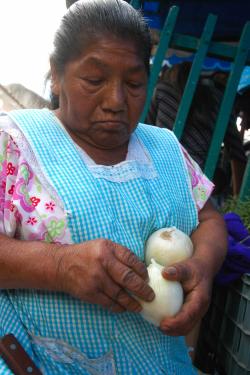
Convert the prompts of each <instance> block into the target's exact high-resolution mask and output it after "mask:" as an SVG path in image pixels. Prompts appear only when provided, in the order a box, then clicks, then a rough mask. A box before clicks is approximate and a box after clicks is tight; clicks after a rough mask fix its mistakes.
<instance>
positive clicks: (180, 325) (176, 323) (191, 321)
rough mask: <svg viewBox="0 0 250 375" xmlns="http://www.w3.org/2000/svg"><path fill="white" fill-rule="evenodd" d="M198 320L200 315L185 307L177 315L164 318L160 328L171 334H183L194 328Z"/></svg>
mask: <svg viewBox="0 0 250 375" xmlns="http://www.w3.org/2000/svg"><path fill="white" fill-rule="evenodd" d="M197 320H198V316H197V315H196V314H195V313H194V312H191V311H185V308H183V309H182V310H181V311H180V312H179V313H178V314H177V315H176V317H169V318H166V319H163V320H162V321H161V324H160V329H161V330H162V331H163V332H165V333H167V334H168V335H171V336H183V335H186V334H187V333H188V332H189V331H190V330H191V329H192V328H193V326H194V325H195V323H196V322H197Z"/></svg>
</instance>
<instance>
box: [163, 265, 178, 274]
mask: <svg viewBox="0 0 250 375" xmlns="http://www.w3.org/2000/svg"><path fill="white" fill-rule="evenodd" d="M164 273H166V274H167V275H169V276H175V275H176V274H177V271H176V268H175V267H168V268H166V269H165V270H164Z"/></svg>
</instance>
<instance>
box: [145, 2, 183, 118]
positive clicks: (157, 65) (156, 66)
mask: <svg viewBox="0 0 250 375" xmlns="http://www.w3.org/2000/svg"><path fill="white" fill-rule="evenodd" d="M178 12H179V8H178V7H177V6H173V7H171V8H170V10H169V12H168V16H167V19H166V21H165V23H164V26H163V29H162V31H161V37H160V42H159V45H158V48H157V51H156V54H155V58H154V63H153V66H152V69H151V72H150V76H149V81H148V90H147V98H146V102H145V106H144V109H143V112H142V115H141V118H140V121H141V122H143V121H144V120H145V118H146V116H147V113H148V110H149V106H150V102H151V98H152V94H153V91H154V87H155V85H156V82H157V80H158V77H159V73H160V71H161V68H162V62H163V60H164V58H165V54H166V51H167V50H168V46H169V43H170V40H171V36H172V33H173V30H174V27H175V23H176V20H177V16H178Z"/></svg>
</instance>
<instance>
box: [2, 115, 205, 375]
mask: <svg viewBox="0 0 250 375" xmlns="http://www.w3.org/2000/svg"><path fill="white" fill-rule="evenodd" d="M9 116H10V117H11V118H12V120H13V121H14V122H15V123H16V124H17V125H18V126H19V128H20V129H21V130H22V132H23V133H24V134H25V137H26V138H27V140H28V142H29V143H30V145H31V147H32V149H33V151H34V152H35V155H36V158H37V160H38V162H39V163H40V165H41V167H42V169H43V171H44V174H45V176H46V177H47V178H48V181H51V183H52V184H53V186H54V188H55V189H56V190H57V192H58V195H59V197H61V199H62V201H63V202H64V207H65V209H66V210H67V211H69V212H70V213H71V215H70V217H69V222H68V225H69V228H70V231H71V234H72V238H73V241H74V242H75V243H80V242H83V241H87V240H91V239H96V238H100V237H102V238H108V239H111V240H113V241H115V242H117V243H120V244H122V245H124V246H127V247H128V248H130V249H131V250H132V251H134V253H135V254H136V255H137V256H138V257H139V258H140V259H141V260H143V259H144V252H143V249H144V245H145V241H146V240H147V238H148V236H149V235H150V234H151V233H152V232H154V231H155V230H157V229H159V228H162V227H167V226H173V225H175V226H176V227H177V228H179V229H181V230H182V231H184V232H185V233H187V234H190V233H191V231H192V230H193V229H194V228H195V227H196V226H197V222H198V218H197V210H196V207H195V203H194V200H193V198H192V193H191V186H190V180H189V177H188V172H187V169H186V165H185V161H184V158H183V155H182V152H181V150H180V146H179V144H178V142H177V140H176V138H175V136H174V135H173V133H171V132H169V131H167V130H163V129H159V128H155V127H151V126H148V125H143V124H140V125H138V127H137V129H136V130H135V134H136V136H137V137H138V139H139V141H140V142H141V143H142V144H143V147H144V148H145V150H147V151H146V152H147V153H148V155H149V157H150V159H151V161H152V163H151V168H153V172H154V173H153V172H152V173H149V175H148V177H145V176H146V175H147V174H145V173H144V172H145V171H143V170H145V168H147V167H148V166H147V165H141V163H138V162H137V161H136V160H132V161H131V162H129V163H121V168H120V169H118V172H117V171H116V173H120V174H121V176H122V175H123V173H129V172H131V175H134V176H136V177H134V178H130V179H128V180H126V181H124V182H116V181H111V180H110V179H107V178H105V176H103V177H102V176H100V177H99V178H96V177H94V176H93V174H92V173H91V172H90V170H89V169H88V167H87V166H86V165H85V163H84V162H83V159H82V157H81V155H80V153H79V152H78V150H77V148H76V146H75V144H74V143H73V141H72V140H71V138H70V137H69V136H68V134H67V132H66V131H65V130H64V128H63V127H62V125H61V124H60V123H59V121H58V120H57V119H56V117H55V116H54V114H53V113H52V112H50V111H49V110H47V109H44V110H20V111H13V112H11V113H10V114H9ZM124 168H125V169H124ZM110 170H111V172H110V173H112V168H110ZM72 181H74V183H72ZM7 332H8V333H9V332H12V333H14V334H15V335H16V336H17V337H18V339H19V340H20V342H21V343H22V345H23V346H24V347H25V349H26V350H27V352H28V353H29V354H30V356H31V357H32V358H33V359H34V361H35V363H36V364H37V365H38V366H39V367H40V368H41V369H42V371H43V373H44V374H92V375H98V374H99V375H100V374H110V375H113V374H150V375H153V374H155V375H159V374H168V375H174V374H175V375H177V374H181V375H189V374H194V373H195V371H194V369H193V368H192V365H191V362H190V359H189V356H188V354H187V350H186V347H185V343H184V339H183V337H170V336H166V335H163V334H162V333H161V331H160V330H159V329H157V328H155V327H154V326H153V325H151V324H149V323H148V322H146V321H145V320H144V319H143V318H142V317H141V316H140V315H139V314H132V313H123V314H114V313H111V312H109V311H107V310H105V309H103V308H102V307H100V306H98V305H93V304H88V303H84V302H81V301H79V300H77V299H75V298H72V297H70V296H69V295H66V294H63V293H52V292H44V291H36V290H29V291H27V290H13V291H12V290H11V291H2V292H1V293H0V335H4V334H6V333H7ZM1 366H2V367H1ZM1 369H3V370H1ZM8 373H9V372H8V370H4V365H3V364H1V363H0V374H8Z"/></svg>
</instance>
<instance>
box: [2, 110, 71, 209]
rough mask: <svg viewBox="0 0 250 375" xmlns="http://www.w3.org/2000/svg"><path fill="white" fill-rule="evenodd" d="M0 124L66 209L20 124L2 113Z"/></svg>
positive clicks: (44, 185)
mask: <svg viewBox="0 0 250 375" xmlns="http://www.w3.org/2000/svg"><path fill="white" fill-rule="evenodd" d="M0 126H1V129H2V130H4V131H5V132H6V133H7V134H9V135H10V136H11V137H12V138H13V140H14V142H15V143H16V144H17V146H18V148H19V150H20V152H21V154H22V157H23V158H24V159H25V161H26V162H27V163H28V164H29V165H30V166H32V170H33V171H35V174H36V177H37V178H38V179H39V181H40V183H41V184H42V186H43V187H44V189H45V190H47V192H48V194H49V195H50V196H51V197H53V199H54V200H55V201H56V203H57V204H58V205H59V207H61V208H62V209H64V206H63V202H62V200H61V198H60V197H59V196H58V194H57V192H56V190H55V188H54V186H53V184H52V182H51V181H50V178H49V176H47V174H46V173H45V172H44V171H43V169H42V168H41V166H40V165H39V164H38V162H37V159H36V156H35V154H34V152H33V150H32V148H31V147H30V145H29V143H28V141H27V139H26V138H25V136H24V135H23V133H22V132H21V131H20V129H19V128H18V126H17V125H16V124H15V123H14V122H13V121H12V120H11V118H10V117H8V116H6V115H4V114H2V113H1V114H0Z"/></svg>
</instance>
